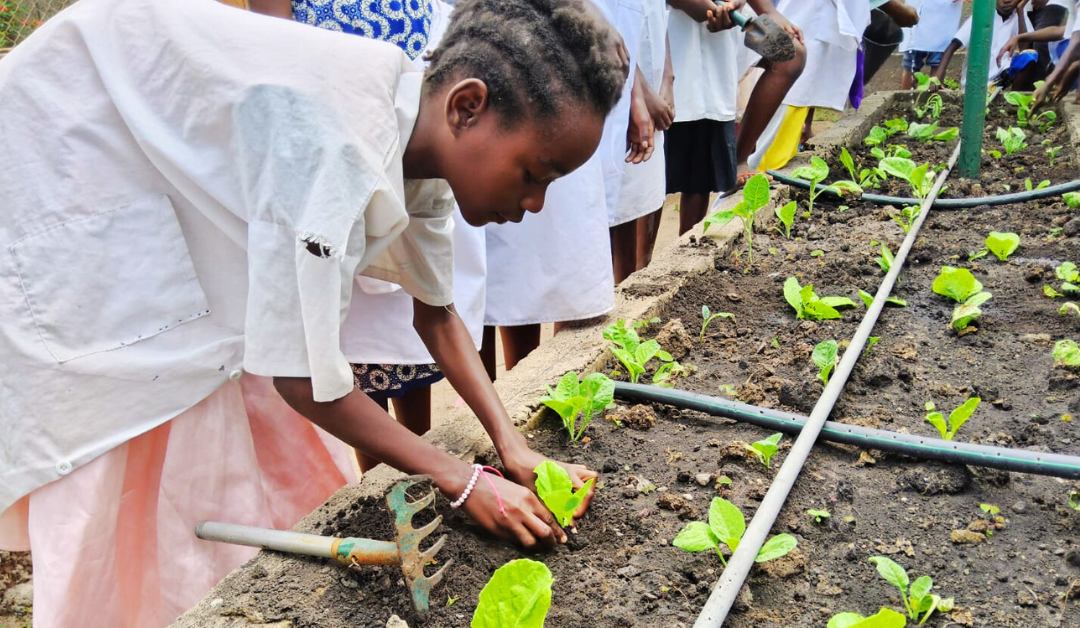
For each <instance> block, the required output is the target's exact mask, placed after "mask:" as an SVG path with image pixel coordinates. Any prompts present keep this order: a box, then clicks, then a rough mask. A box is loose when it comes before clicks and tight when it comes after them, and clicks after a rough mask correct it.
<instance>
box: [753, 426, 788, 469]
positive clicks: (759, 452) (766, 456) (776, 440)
mask: <svg viewBox="0 0 1080 628" xmlns="http://www.w3.org/2000/svg"><path fill="white" fill-rule="evenodd" d="M783 437H784V435H783V434H781V433H780V432H777V433H775V434H773V435H772V436H770V437H768V438H766V439H764V440H759V441H757V442H756V443H753V444H750V445H747V446H746V449H747V450H748V451H749V452H750V453H752V454H754V457H755V458H757V459H758V462H760V463H761V464H763V465H765V468H766V469H770V468H772V467H771V466H770V465H771V461H772V457H773V456H775V455H776V452H777V451H779V450H780V447H779V445H780V439H781V438H783Z"/></svg>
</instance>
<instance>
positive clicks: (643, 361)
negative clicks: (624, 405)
mask: <svg viewBox="0 0 1080 628" xmlns="http://www.w3.org/2000/svg"><path fill="white" fill-rule="evenodd" d="M604 339H606V340H610V341H611V342H612V343H613V344H614V346H613V347H611V353H612V354H614V355H615V357H616V358H617V359H618V360H619V362H621V363H622V365H623V367H624V368H625V369H626V373H627V376H628V377H629V378H630V383H632V384H636V383H638V379H639V378H640V377H641V375H642V373H644V372H645V369H646V367H647V366H648V364H649V362H650V361H651V360H652V359H653V358H656V359H657V360H659V361H660V363H661V364H660V366H659V368H657V369H656V373H654V374H653V379H652V383H653V384H656V385H658V386H670V385H671V384H669V383H668V380H669V379H670V378H671V377H672V376H673V375H676V374H680V373H685V372H686V369H685V368H683V366H682V365H681V364H679V363H678V362H676V361H675V360H674V359H673V358H672V357H671V354H670V353H668V352H667V351H664V350H663V349H662V348H661V347H660V343H659V342H657V341H655V340H646V341H645V342H641V338H640V337H639V336H638V334H637V332H636V331H635V330H634V329H633V328H627V327H626V321H624V320H623V319H621V318H620V319H619V320H617V321H615V324H613V325H609V326H608V327H607V328H606V329H604Z"/></svg>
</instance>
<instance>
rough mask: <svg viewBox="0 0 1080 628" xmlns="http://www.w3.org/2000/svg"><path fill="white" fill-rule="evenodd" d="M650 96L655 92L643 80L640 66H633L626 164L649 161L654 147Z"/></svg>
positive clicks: (654, 126)
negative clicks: (628, 151)
mask: <svg viewBox="0 0 1080 628" xmlns="http://www.w3.org/2000/svg"><path fill="white" fill-rule="evenodd" d="M650 96H652V97H655V94H654V93H653V91H652V89H651V88H650V87H649V83H648V82H647V81H646V80H645V75H644V74H642V73H641V68H639V67H636V66H635V67H634V85H633V87H632V88H631V89H630V120H629V122H628V124H627V125H626V143H627V144H628V148H629V150H630V153H629V154H628V155H627V156H626V163H628V164H640V163H641V162H643V161H649V158H651V157H652V154H653V151H654V150H655V149H656V143H655V142H653V136H654V135H655V134H656V123H655V122H654V121H653V112H652V110H651V109H650V107H649V98H650ZM657 100H659V99H657ZM654 104H657V103H654ZM657 115H659V112H657Z"/></svg>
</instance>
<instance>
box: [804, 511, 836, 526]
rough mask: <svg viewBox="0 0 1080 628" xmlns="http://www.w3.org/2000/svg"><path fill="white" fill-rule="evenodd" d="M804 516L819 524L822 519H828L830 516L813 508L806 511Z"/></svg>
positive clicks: (827, 512)
mask: <svg viewBox="0 0 1080 628" xmlns="http://www.w3.org/2000/svg"><path fill="white" fill-rule="evenodd" d="M806 514H808V515H810V516H811V517H813V518H814V523H821V521H822V520H823V519H828V518H829V517H830V516H832V515H830V514H829V511H828V510H815V509H813V508H811V509H809V510H807V511H806Z"/></svg>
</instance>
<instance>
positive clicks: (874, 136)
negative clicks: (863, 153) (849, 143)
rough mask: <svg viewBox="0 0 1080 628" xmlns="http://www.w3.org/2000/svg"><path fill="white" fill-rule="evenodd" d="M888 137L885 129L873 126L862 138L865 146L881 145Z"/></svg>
mask: <svg viewBox="0 0 1080 628" xmlns="http://www.w3.org/2000/svg"><path fill="white" fill-rule="evenodd" d="M888 139H889V132H888V131H886V130H885V129H883V128H881V127H879V126H874V127H872V128H871V129H870V133H869V134H867V136H866V137H865V138H864V139H863V144H866V145H867V146H875V147H876V146H881V145H882V144H884V143H885V142H886V141H888Z"/></svg>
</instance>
